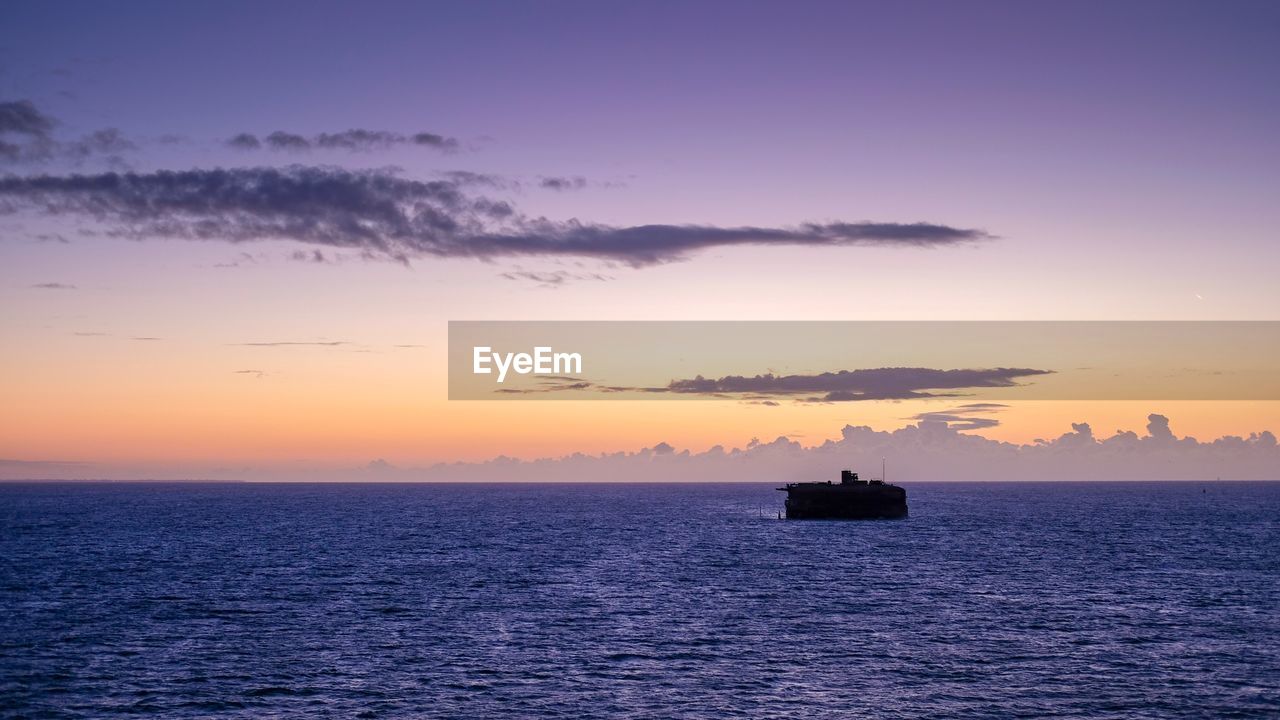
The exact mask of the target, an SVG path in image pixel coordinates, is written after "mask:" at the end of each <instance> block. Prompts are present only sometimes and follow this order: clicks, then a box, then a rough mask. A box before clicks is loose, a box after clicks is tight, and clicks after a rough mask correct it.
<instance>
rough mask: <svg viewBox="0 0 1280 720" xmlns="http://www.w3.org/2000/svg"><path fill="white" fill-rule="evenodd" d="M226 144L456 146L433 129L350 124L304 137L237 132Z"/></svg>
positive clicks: (299, 148)
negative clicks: (393, 129)
mask: <svg viewBox="0 0 1280 720" xmlns="http://www.w3.org/2000/svg"><path fill="white" fill-rule="evenodd" d="M226 144H227V145H228V146H230V147H233V148H236V149H237V150H259V149H261V148H264V147H265V148H267V149H270V150H287V151H293V152H305V151H308V150H316V149H319V150H347V151H350V152H369V151H372V150H388V149H390V148H393V147H399V146H417V147H425V148H430V149H434V150H440V151H442V152H451V151H454V150H457V149H458V141H457V139H455V138H451V137H445V136H444V135H438V134H436V133H429V132H419V133H413V134H411V135H403V134H401V133H394V132H388V131H386V130H365V129H360V128H353V129H351V130H343V131H342V132H336V133H320V134H319V135H313V136H311V137H307V136H305V135H299V134H298V133H291V132H285V131H283V130H276V131H275V132H273V133H270V134H268V135H266V136H265V137H263V138H262V139H259V138H258V136H257V135H254V134H253V133H247V132H245V133H239V134H237V135H235V136H233V137H231V138H229V139H228V140H227V142H226Z"/></svg>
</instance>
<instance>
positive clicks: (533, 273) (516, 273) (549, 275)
mask: <svg viewBox="0 0 1280 720" xmlns="http://www.w3.org/2000/svg"><path fill="white" fill-rule="evenodd" d="M498 277H501V278H505V279H507V280H525V281H528V282H532V283H535V284H537V285H541V286H543V287H549V288H557V287H560V286H562V285H564V284H565V283H567V282H570V281H572V280H594V281H598V282H605V281H608V280H612V279H613V277H611V276H609V275H605V274H603V273H594V272H571V271H569V270H545V271H537V270H509V271H507V272H504V273H498Z"/></svg>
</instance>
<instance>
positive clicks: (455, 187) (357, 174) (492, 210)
mask: <svg viewBox="0 0 1280 720" xmlns="http://www.w3.org/2000/svg"><path fill="white" fill-rule="evenodd" d="M21 211H36V212H41V213H44V214H46V215H53V216H68V217H79V218H87V219H90V220H93V221H96V222H99V223H103V224H105V225H107V226H108V230H109V232H110V233H111V234H114V235H118V236H124V237H132V238H149V237H159V238H181V239H192V240H217V241H225V242H244V241H252V240H265V239H281V240H294V241H298V242H302V243H307V244H311V245H319V246H323V247H329V248H333V249H350V250H356V251H359V252H361V253H362V254H365V255H367V256H368V257H383V258H389V259H394V260H398V261H401V262H406V261H408V260H409V259H411V258H416V257H423V256H434V257H471V258H479V259H493V258H502V257H531V256H544V257H554V256H575V257H586V258H594V259H599V260H606V261H616V262H621V263H625V264H627V265H631V266H635V267H640V266H645V265H653V264H657V263H663V262H669V261H672V260H679V259H683V258H684V257H686V256H688V255H689V254H690V253H692V252H695V251H698V250H702V249H706V248H711V247H726V246H735V245H756V246H811V247H817V246H828V247H839V246H882V247H938V246H950V245H957V244H964V243H970V242H973V241H978V240H983V239H986V238H989V237H991V236H990V235H988V234H987V233H986V232H984V231H981V230H973V229H964V228H956V227H951V226H947V225H938V224H932V223H919V222H918V223H877V222H857V223H848V222H831V223H805V224H802V225H798V226H793V227H754V226H743V227H721V226H712V225H662V224H653V225H640V226H633V227H616V226H609V225H600V224H593V223H584V222H579V221H576V220H572V221H567V222H560V221H552V220H547V219H545V218H530V217H527V216H524V215H521V214H519V213H518V212H517V211H516V210H515V209H514V208H513V207H512V206H511V205H510V204H508V203H507V202H505V201H502V200H492V199H489V198H486V197H483V196H477V195H472V194H469V193H468V192H467V191H466V189H465V188H464V187H463V185H461V184H459V183H458V182H455V181H452V180H448V179H443V180H434V181H418V180H411V179H407V178H403V177H400V176H399V175H397V174H394V173H392V172H389V171H354V170H345V169H341V168H336V167H308V166H292V167H287V168H271V167H259V168H232V169H213V170H200V169H196V170H185V171H158V172H151V173H114V172H110V173H101V174H92V175H78V174H77V175H31V176H12V175H10V176H4V177H0V214H8V213H17V212H21Z"/></svg>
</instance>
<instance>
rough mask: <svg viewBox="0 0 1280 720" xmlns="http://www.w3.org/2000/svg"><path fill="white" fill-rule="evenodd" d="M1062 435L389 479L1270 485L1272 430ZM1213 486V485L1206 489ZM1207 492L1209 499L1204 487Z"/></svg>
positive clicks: (530, 465) (766, 446) (610, 456)
mask: <svg viewBox="0 0 1280 720" xmlns="http://www.w3.org/2000/svg"><path fill="white" fill-rule="evenodd" d="M1071 428H1072V429H1071V432H1068V433H1064V434H1062V435H1061V436H1059V437H1056V438H1051V439H1044V440H1037V441H1035V442H1033V443H1028V444H1015V443H1008V442H1001V441H998V440H990V439H987V438H984V437H982V436H979V435H972V434H968V433H966V432H963V430H964V428H959V427H956V426H955V425H954V424H952V423H949V422H943V421H933V420H921V421H919V422H918V423H915V424H912V425H907V426H906V427H902V428H898V429H896V430H890V431H878V430H874V429H872V428H870V427H866V426H854V425H846V426H845V427H844V428H843V429H841V431H840V434H839V436H838V438H836V439H832V440H826V441H823V442H820V443H816V444H813V445H809V446H805V445H802V444H801V443H799V442H797V441H796V440H794V439H792V438H790V437H779V438H777V439H775V440H772V441H761V440H757V439H753V440H752V441H751V442H749V443H747V444H746V445H745V446H742V447H738V448H724V447H722V446H719V445H717V446H715V447H713V448H711V449H709V450H706V451H703V452H692V451H689V450H680V449H677V448H676V447H673V446H672V445H671V444H669V443H666V442H659V443H656V444H654V445H651V446H649V447H645V448H642V449H639V450H635V451H629V452H612V453H605V454H601V455H587V454H584V453H573V454H571V455H566V456H563V457H558V458H541V459H536V460H527V461H524V460H516V459H513V458H509V457H498V458H494V459H493V460H489V461H487V462H480V463H447V464H446V463H441V464H439V465H435V466H433V467H430V468H416V469H415V468H404V469H400V470H397V472H396V473H395V474H394V478H390V477H389V478H385V479H414V480H448V481H496V480H513V479H518V480H520V481H525V482H546V481H556V482H564V481H566V480H571V481H572V480H582V481H593V482H594V481H599V480H600V479H601V478H607V479H609V480H610V481H614V482H654V481H664V482H674V481H683V482H690V481H692V482H708V481H713V482H714V481H727V480H737V481H742V480H753V481H771V482H775V483H776V482H779V481H791V480H822V479H830V478H832V476H833V474H835V473H836V472H837V471H838V470H840V469H841V468H846V467H852V468H854V469H858V468H876V469H877V470H878V469H879V467H880V462H881V459H882V458H888V460H889V475H890V478H891V479H894V478H897V479H898V480H901V481H906V482H911V481H916V480H934V481H938V480H941V481H946V480H1070V481H1079V480H1201V481H1203V480H1209V481H1212V479H1213V478H1214V477H1222V478H1223V479H1227V478H1231V479H1274V478H1275V469H1276V468H1277V467H1280V446H1277V443H1276V437H1275V435H1274V434H1273V433H1271V432H1269V431H1261V432H1255V433H1252V434H1250V435H1249V436H1248V437H1240V436H1231V435H1228V436H1224V437H1220V438H1218V439H1216V440H1211V441H1199V440H1196V439H1195V438H1190V437H1182V438H1180V437H1177V436H1176V435H1175V434H1174V433H1173V431H1172V430H1171V428H1170V423H1169V419H1168V418H1167V417H1165V416H1163V415H1159V414H1152V415H1150V416H1149V417H1148V423H1147V434H1146V435H1139V434H1138V433H1135V432H1132V431H1116V433H1115V434H1114V435H1112V436H1111V437H1107V438H1100V437H1096V436H1095V435H1094V433H1093V429H1092V428H1091V427H1090V425H1089V424H1088V423H1084V422H1080V423H1073V424H1072V426H1071ZM1210 484H1211V483H1210ZM1210 492H1213V491H1212V490H1210Z"/></svg>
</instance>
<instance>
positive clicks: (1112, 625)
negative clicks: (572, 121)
mask: <svg viewBox="0 0 1280 720" xmlns="http://www.w3.org/2000/svg"><path fill="white" fill-rule="evenodd" d="M903 486H904V487H905V488H906V489H907V492H908V499H909V503H910V509H911V515H910V517H909V518H907V519H905V520H881V521H852V522H850V521H845V522H840V521H788V520H783V519H780V518H779V512H780V510H781V509H782V493H779V492H777V491H776V490H775V486H774V485H773V484H747V483H744V484H657V483H655V484H644V485H610V484H537V485H532V484H526V485H522V484H502V485H472V484H421V485H419V484H357V483H351V484H319V483H317V484H233V483H228V484H194V483H182V484H177V483H174V484H163V483H100V484H94V483H39V484H35V483H31V484H21V483H9V484H3V485H0V717H6V718H18V717H32V718H36V717H39V718H64V717H65V718H108V717H115V716H129V717H139V716H142V717H146V716H154V717H172V718H207V717H237V718H275V717H333V718H398V717H404V718H467V719H473V718H489V717H501V718H924V717H934V718H1014V717H1032V718H1041V717H1043V718H1049V717H1053V718H1277V717H1280V483H1235V482H1220V483H1219V482H1202V483H1158V482H1157V483H1032V482H1027V483H972V484H953V483H904V484H903Z"/></svg>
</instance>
